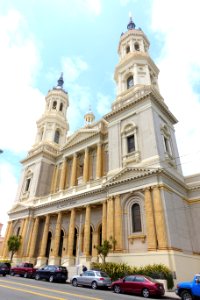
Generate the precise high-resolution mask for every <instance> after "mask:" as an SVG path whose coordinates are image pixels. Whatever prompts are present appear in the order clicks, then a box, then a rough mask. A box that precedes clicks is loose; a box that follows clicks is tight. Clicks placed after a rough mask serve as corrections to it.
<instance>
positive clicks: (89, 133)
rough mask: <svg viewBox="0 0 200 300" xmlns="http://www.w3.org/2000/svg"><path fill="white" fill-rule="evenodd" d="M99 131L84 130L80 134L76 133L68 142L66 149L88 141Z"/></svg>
mask: <svg viewBox="0 0 200 300" xmlns="http://www.w3.org/2000/svg"><path fill="white" fill-rule="evenodd" d="M97 132H98V130H97V129H82V130H79V131H78V132H75V133H74V134H73V135H72V136H71V137H70V138H69V139H68V141H67V143H66V147H71V146H73V145H76V144H78V143H80V142H82V141H84V140H87V139H88V138H90V137H92V136H94V135H95V134H97Z"/></svg>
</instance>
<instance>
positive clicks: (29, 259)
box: [24, 257, 37, 266]
mask: <svg viewBox="0 0 200 300" xmlns="http://www.w3.org/2000/svg"><path fill="white" fill-rule="evenodd" d="M36 260H37V259H36V258H35V257H27V258H26V259H25V260H24V261H28V262H30V263H31V264H33V265H34V266H35V265H36Z"/></svg>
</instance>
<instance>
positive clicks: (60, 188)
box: [59, 159, 67, 190]
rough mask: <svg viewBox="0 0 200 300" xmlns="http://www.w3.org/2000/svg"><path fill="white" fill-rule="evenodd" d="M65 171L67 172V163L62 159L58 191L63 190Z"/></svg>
mask: <svg viewBox="0 0 200 300" xmlns="http://www.w3.org/2000/svg"><path fill="white" fill-rule="evenodd" d="M66 170H67V161H66V159H64V161H63V164H62V171H61V177H60V185H59V190H64V189H65V181H66Z"/></svg>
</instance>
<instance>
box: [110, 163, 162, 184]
mask: <svg viewBox="0 0 200 300" xmlns="http://www.w3.org/2000/svg"><path fill="white" fill-rule="evenodd" d="M156 172H157V170H150V169H146V168H134V167H126V168H124V169H123V170H121V171H120V172H119V173H117V174H115V175H114V176H112V177H111V178H110V179H109V180H108V181H107V182H106V184H105V185H113V184H115V183H119V182H124V181H129V180H132V179H136V178H140V177H144V176H147V175H150V174H153V173H156Z"/></svg>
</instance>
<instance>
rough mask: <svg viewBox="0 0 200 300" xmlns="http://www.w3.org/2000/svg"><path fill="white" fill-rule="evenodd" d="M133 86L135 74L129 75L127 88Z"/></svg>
mask: <svg viewBox="0 0 200 300" xmlns="http://www.w3.org/2000/svg"><path fill="white" fill-rule="evenodd" d="M132 86H133V76H132V75H131V76H129V77H128V79H127V89H130V88H131V87H132Z"/></svg>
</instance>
